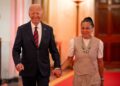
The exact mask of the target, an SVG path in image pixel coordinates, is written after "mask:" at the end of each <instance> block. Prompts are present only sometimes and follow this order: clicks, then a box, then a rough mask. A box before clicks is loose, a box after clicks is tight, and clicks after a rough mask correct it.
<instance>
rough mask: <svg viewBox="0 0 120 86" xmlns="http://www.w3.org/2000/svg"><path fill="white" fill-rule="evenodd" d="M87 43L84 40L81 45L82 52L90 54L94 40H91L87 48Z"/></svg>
mask: <svg viewBox="0 0 120 86" xmlns="http://www.w3.org/2000/svg"><path fill="white" fill-rule="evenodd" d="M84 42H85V41H84V40H83V38H82V43H81V48H82V51H83V52H84V53H89V51H90V49H91V42H92V38H91V39H90V40H89V43H88V45H87V46H85V43H84Z"/></svg>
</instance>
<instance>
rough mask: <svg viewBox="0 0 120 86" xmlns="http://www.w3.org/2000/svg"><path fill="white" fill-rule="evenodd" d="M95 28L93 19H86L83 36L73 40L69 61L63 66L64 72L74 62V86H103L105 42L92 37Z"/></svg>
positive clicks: (83, 22) (82, 24)
mask: <svg viewBox="0 0 120 86" xmlns="http://www.w3.org/2000/svg"><path fill="white" fill-rule="evenodd" d="M93 28H94V23H93V21H92V19H91V18H90V17H86V18H84V19H83V21H82V22H81V36H79V37H76V38H74V39H72V40H71V42H70V49H69V54H68V59H67V60H66V61H65V62H64V63H63V65H62V69H63V70H64V69H65V68H66V67H67V66H69V65H70V64H72V63H73V61H74V64H73V69H74V72H75V74H74V80H73V86H103V69H104V65H103V42H102V41H101V40H100V39H98V38H96V37H94V36H93V35H92V34H93V31H94V29H93ZM74 56H75V59H73V57H74Z"/></svg>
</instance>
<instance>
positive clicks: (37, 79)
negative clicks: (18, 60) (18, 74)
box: [22, 71, 49, 86]
mask: <svg viewBox="0 0 120 86" xmlns="http://www.w3.org/2000/svg"><path fill="white" fill-rule="evenodd" d="M22 83H23V86H49V76H42V75H41V73H40V72H39V71H37V73H36V76H33V77H31V76H30V77H26V76H22Z"/></svg>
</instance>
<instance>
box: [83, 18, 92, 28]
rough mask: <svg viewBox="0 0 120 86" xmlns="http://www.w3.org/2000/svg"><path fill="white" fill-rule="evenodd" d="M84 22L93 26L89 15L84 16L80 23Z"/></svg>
mask: <svg viewBox="0 0 120 86" xmlns="http://www.w3.org/2000/svg"><path fill="white" fill-rule="evenodd" d="M84 22H89V23H90V24H91V25H92V27H94V23H93V20H92V18H91V17H85V18H84V19H83V20H82V22H81V24H82V23H84Z"/></svg>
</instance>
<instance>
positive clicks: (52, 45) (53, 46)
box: [49, 28, 61, 68]
mask: <svg viewBox="0 0 120 86" xmlns="http://www.w3.org/2000/svg"><path fill="white" fill-rule="evenodd" d="M50 33H51V39H50V45H49V50H50V53H51V55H52V59H53V60H54V68H60V67H61V64H60V55H59V52H58V49H57V47H56V43H55V38H54V34H53V29H52V28H51V30H50Z"/></svg>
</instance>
